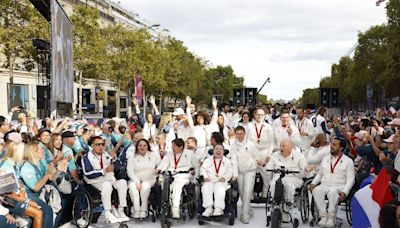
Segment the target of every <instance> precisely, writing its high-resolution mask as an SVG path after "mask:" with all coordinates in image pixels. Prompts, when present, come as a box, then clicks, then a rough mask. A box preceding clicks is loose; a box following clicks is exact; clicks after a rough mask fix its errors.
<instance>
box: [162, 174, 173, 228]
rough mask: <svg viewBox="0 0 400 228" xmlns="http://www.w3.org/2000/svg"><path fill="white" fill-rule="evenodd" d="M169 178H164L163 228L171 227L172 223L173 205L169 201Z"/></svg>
mask: <svg viewBox="0 0 400 228" xmlns="http://www.w3.org/2000/svg"><path fill="white" fill-rule="evenodd" d="M169 185H170V183H169V180H168V179H165V180H164V187H163V190H162V192H161V214H160V222H161V227H162V228H169V227H170V226H171V224H172V221H171V205H170V202H169Z"/></svg>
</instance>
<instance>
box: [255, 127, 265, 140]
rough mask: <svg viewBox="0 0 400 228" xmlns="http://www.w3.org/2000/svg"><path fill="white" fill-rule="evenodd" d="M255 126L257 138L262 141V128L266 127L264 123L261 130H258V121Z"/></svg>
mask: <svg viewBox="0 0 400 228" xmlns="http://www.w3.org/2000/svg"><path fill="white" fill-rule="evenodd" d="M254 127H255V128H256V134H257V140H258V141H260V138H261V132H262V129H263V127H264V124H263V125H261V128H260V131H258V128H257V124H256V123H255V124H254Z"/></svg>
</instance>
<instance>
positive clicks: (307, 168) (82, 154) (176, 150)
mask: <svg viewBox="0 0 400 228" xmlns="http://www.w3.org/2000/svg"><path fill="white" fill-rule="evenodd" d="M149 101H150V104H151V108H152V110H151V111H150V112H148V113H146V114H145V115H143V114H142V113H141V110H140V107H139V103H138V102H137V100H136V99H135V98H134V99H133V105H134V106H135V111H136V112H135V114H134V115H133V116H131V117H129V118H127V119H121V118H112V119H108V120H106V119H101V120H99V121H97V123H95V122H93V121H91V120H76V119H75V120H74V119H70V118H67V117H66V118H64V119H59V120H55V119H51V118H45V119H42V120H37V118H35V116H34V115H33V114H32V113H31V112H27V111H25V110H23V109H21V108H20V107H15V108H12V109H11V111H10V113H8V114H4V115H2V116H0V149H1V155H0V175H2V174H5V173H14V174H15V176H16V179H17V180H18V189H15V191H13V192H8V193H4V194H2V195H1V197H0V227H24V226H28V227H29V226H32V227H34V228H38V227H46V228H47V227H58V226H60V225H62V224H64V223H66V222H68V221H70V220H71V213H72V208H71V202H72V201H73V200H72V199H73V196H74V192H76V191H78V189H79V188H80V187H81V186H84V185H91V186H92V187H94V188H96V189H98V190H99V191H100V192H101V201H102V205H103V207H104V216H105V221H106V223H117V222H125V221H129V220H130V218H129V217H128V216H127V215H126V207H127V200H129V199H130V201H131V202H132V203H133V207H132V217H133V219H144V218H147V217H148V214H149V211H148V208H149V203H148V199H149V195H150V191H151V188H152V187H153V186H154V185H155V184H159V183H160V182H162V181H163V178H162V176H160V173H162V172H163V171H171V172H175V173H178V174H176V175H175V176H174V181H173V183H172V185H171V202H172V205H171V207H172V217H173V218H179V217H180V216H181V215H180V202H181V193H182V188H183V187H184V186H185V185H186V184H188V183H189V182H195V181H196V180H197V179H198V177H199V176H201V177H202V178H203V183H202V185H201V188H200V191H201V195H202V197H203V198H202V206H203V207H204V209H205V210H204V212H203V213H202V215H203V216H205V217H209V216H220V215H222V214H223V213H224V209H225V207H226V205H225V194H226V190H227V189H229V188H230V183H231V181H237V182H238V189H239V195H240V199H241V202H242V204H241V210H240V211H241V214H240V221H241V222H242V223H244V224H248V223H249V222H250V220H251V218H252V216H253V211H252V208H251V200H252V198H253V197H254V193H253V187H254V182H255V177H256V173H259V174H260V175H261V177H262V179H263V189H262V196H263V197H267V195H268V194H269V193H270V194H271V195H272V197H273V194H274V193H275V191H274V189H275V183H276V181H277V179H278V178H279V174H274V173H271V172H268V171H267V170H271V169H277V168H280V167H285V169H287V170H290V171H297V172H298V173H293V174H288V175H286V176H285V177H284V178H283V179H282V183H283V185H284V189H285V192H284V195H285V200H286V202H287V203H285V206H284V210H283V215H282V220H283V222H289V220H290V212H291V210H292V207H293V204H294V194H295V191H296V189H297V188H299V187H301V186H302V184H303V179H302V178H303V177H314V179H313V181H312V182H311V184H310V185H309V189H310V191H311V193H312V195H313V197H314V199H315V203H316V206H317V209H318V212H319V217H320V220H319V222H318V225H319V226H321V227H333V226H334V225H335V222H336V212H337V206H336V205H337V204H338V202H339V201H343V200H345V199H346V198H347V197H348V196H349V193H350V191H351V189H353V188H357V187H359V186H361V184H362V182H363V181H364V180H365V179H367V178H371V177H374V176H376V175H378V174H379V172H380V171H381V169H391V170H394V171H396V170H397V171H400V155H399V154H400V153H398V152H399V151H400V111H398V112H397V113H396V114H392V113H390V112H389V111H385V110H384V109H377V110H376V112H370V113H363V112H357V113H355V112H350V113H346V114H345V115H332V116H328V113H327V110H326V109H325V108H324V107H320V108H319V109H318V110H315V111H312V110H307V109H304V108H302V107H293V105H292V104H284V105H281V104H278V103H277V104H275V105H273V106H272V105H270V104H265V105H260V106H257V107H253V106H250V105H246V106H238V107H230V106H229V105H228V104H220V105H219V107H218V105H217V101H216V100H215V99H213V100H212V103H211V111H209V110H207V109H204V110H198V109H196V105H195V104H194V103H193V102H192V99H191V98H190V97H187V98H186V100H185V104H186V105H185V107H179V108H176V109H175V110H174V112H172V113H170V112H164V113H160V112H159V110H158V109H157V105H156V103H155V99H154V97H150V99H149ZM13 115H17V116H18V119H17V121H14V120H12V116H13ZM181 171H182V172H181ZM184 171H187V172H184ZM392 173H394V174H393V175H396V178H397V174H396V172H392ZM396 182H397V180H396V179H395V178H393V184H396ZM113 189H115V190H116V191H117V195H118V200H119V203H118V207H117V208H115V207H114V205H113V204H112V200H111V198H112V197H111V196H112V192H113ZM395 197H396V196H395ZM325 198H327V199H328V201H326V200H325ZM395 199H396V200H397V198H395ZM327 202H328V205H327ZM390 205H391V206H392V205H395V206H394V208H397V207H398V204H396V203H393V202H391V204H390ZM384 208H385V210H388V209H387V208H386V207H384ZM388 213H389V214H390V213H391V214H390V215H388ZM383 215H384V216H385V217H384V219H383V218H382V219H381V220H382V223H381V227H396V226H399V225H400V224H399V223H398V222H397V220H396V218H397V216H396V210H394V212H393V210H391V212H387V213H386V212H385V213H383ZM383 215H382V216H383Z"/></svg>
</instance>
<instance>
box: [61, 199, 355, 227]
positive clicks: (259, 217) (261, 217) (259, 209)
mask: <svg viewBox="0 0 400 228" xmlns="http://www.w3.org/2000/svg"><path fill="white" fill-rule="evenodd" d="M239 203H240V202H239ZM252 206H253V210H254V218H252V219H251V220H250V224H243V223H241V222H240V221H239V219H236V220H235V225H234V226H233V227H237V228H250V227H251V228H262V227H265V226H266V219H265V208H264V206H263V205H255V204H253V205H252ZM240 213H241V211H239V215H240ZM293 213H294V216H295V217H296V218H298V219H299V220H300V226H299V227H301V228H305V227H310V225H309V223H302V222H301V217H300V212H299V211H298V210H297V209H296V208H294V209H293ZM338 218H339V219H338V221H341V226H340V227H342V228H349V227H350V225H349V224H348V223H347V220H346V213H345V212H344V211H343V210H342V209H341V208H339V211H338ZM127 224H128V227H135V228H155V227H161V226H160V222H159V220H156V222H155V223H152V222H151V220H150V219H148V220H146V221H132V220H131V221H129V222H128V223H127ZM69 227H74V226H72V225H70V224H67V225H65V226H63V228H69ZM90 227H93V228H98V227H107V228H108V227H115V228H117V227H118V225H117V224H113V225H104V216H101V217H100V219H99V221H98V223H97V224H93V225H90ZM172 227H182V228H186V227H199V225H198V223H197V220H196V219H193V220H190V221H186V222H180V223H175V224H174V225H173V226H172ZM201 227H204V228H211V227H228V221H227V220H226V221H222V222H218V223H216V222H211V223H207V222H206V223H205V224H204V225H203V226H201ZM289 227H292V225H291V224H284V225H283V226H282V228H289Z"/></svg>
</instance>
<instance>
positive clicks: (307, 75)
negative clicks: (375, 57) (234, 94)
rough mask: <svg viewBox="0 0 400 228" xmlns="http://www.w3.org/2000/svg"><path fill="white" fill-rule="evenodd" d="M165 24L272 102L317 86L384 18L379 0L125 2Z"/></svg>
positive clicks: (122, 0)
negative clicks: (362, 34) (371, 28)
mask: <svg viewBox="0 0 400 228" xmlns="http://www.w3.org/2000/svg"><path fill="white" fill-rule="evenodd" d="M118 2H120V4H121V5H122V6H123V7H124V8H126V9H128V10H131V11H133V12H135V13H138V14H139V15H140V16H141V17H142V18H145V19H146V20H147V21H149V22H150V23H152V24H160V25H161V26H160V28H161V29H168V30H169V31H170V34H171V35H172V36H174V37H176V38H177V39H179V40H181V41H183V42H184V44H185V45H186V46H187V47H188V48H189V50H190V51H192V52H193V53H195V54H196V55H197V56H200V57H202V58H204V59H206V60H209V61H210V62H211V63H212V65H213V66H217V65H231V66H232V67H233V69H234V72H235V74H236V75H239V76H243V77H244V79H245V85H246V86H247V87H257V88H260V87H261V85H262V84H263V83H264V81H265V80H266V79H267V78H268V77H270V81H271V83H267V84H266V85H265V87H264V88H263V89H262V91H261V93H262V94H265V95H267V96H268V98H269V99H285V100H291V99H293V98H299V97H301V95H302V91H303V90H304V89H306V88H315V87H318V86H319V81H320V79H321V78H322V77H325V76H328V75H329V74H330V69H331V65H332V64H333V63H336V62H338V60H339V59H340V57H341V56H344V55H346V54H347V53H348V51H349V50H350V49H351V48H352V47H353V46H354V45H355V44H356V42H357V34H358V32H362V31H366V30H367V29H368V28H369V27H371V26H373V25H378V24H382V23H384V22H385V21H386V15H385V13H386V12H385V4H381V6H379V7H377V6H376V4H375V2H376V1H375V0H275V1H273V0H119V1H118Z"/></svg>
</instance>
